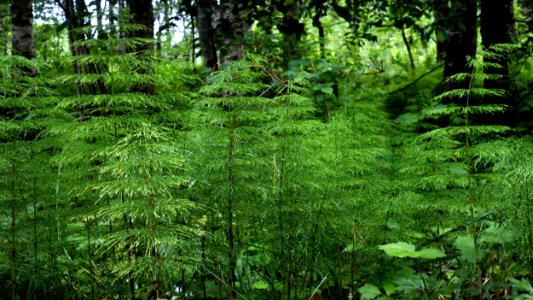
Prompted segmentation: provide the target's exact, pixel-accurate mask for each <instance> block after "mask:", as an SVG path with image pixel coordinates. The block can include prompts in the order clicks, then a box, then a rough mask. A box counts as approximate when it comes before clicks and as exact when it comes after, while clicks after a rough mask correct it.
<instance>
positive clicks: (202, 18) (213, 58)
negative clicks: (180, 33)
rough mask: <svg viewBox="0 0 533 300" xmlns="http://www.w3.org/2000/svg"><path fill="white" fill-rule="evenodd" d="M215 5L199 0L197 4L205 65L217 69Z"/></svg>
mask: <svg viewBox="0 0 533 300" xmlns="http://www.w3.org/2000/svg"><path fill="white" fill-rule="evenodd" d="M212 5H213V3H212V1H211V0H199V1H198V4H197V6H198V7H197V20H198V35H199V38H200V47H201V49H202V57H203V59H204V65H205V66H206V67H207V68H211V69H215V68H216V65H217V50H216V47H215V35H214V32H213V24H212V18H213V11H212V9H211V7H212Z"/></svg>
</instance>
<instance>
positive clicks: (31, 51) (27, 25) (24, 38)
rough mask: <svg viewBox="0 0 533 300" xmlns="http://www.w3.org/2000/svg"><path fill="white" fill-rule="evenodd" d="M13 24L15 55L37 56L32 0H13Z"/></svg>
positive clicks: (28, 57)
mask: <svg viewBox="0 0 533 300" xmlns="http://www.w3.org/2000/svg"><path fill="white" fill-rule="evenodd" d="M11 22H12V24H13V45H12V47H13V50H12V53H13V55H20V56H24V57H26V58H27V59H33V58H35V43H34V40H33V8H32V1H31V0H11Z"/></svg>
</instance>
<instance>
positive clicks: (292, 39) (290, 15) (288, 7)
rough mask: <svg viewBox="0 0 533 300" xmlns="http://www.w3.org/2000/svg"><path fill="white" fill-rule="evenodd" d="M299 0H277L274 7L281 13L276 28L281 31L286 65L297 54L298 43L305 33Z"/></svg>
mask: <svg viewBox="0 0 533 300" xmlns="http://www.w3.org/2000/svg"><path fill="white" fill-rule="evenodd" d="M300 4H301V3H300V1H299V0H294V1H290V2H289V1H279V2H278V3H277V5H276V8H277V9H278V11H279V12H281V13H282V14H283V21H282V22H281V24H280V25H278V30H279V31H280V32H281V33H283V41H284V45H283V64H284V65H285V66H287V65H288V63H289V61H290V60H291V59H292V58H295V57H298V56H299V52H300V51H299V50H300V49H299V47H298V43H299V41H300V38H301V36H302V35H303V34H305V27H304V24H302V23H300Z"/></svg>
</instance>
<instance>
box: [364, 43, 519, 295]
mask: <svg viewBox="0 0 533 300" xmlns="http://www.w3.org/2000/svg"><path fill="white" fill-rule="evenodd" d="M500 49H502V48H495V49H489V50H485V51H483V52H482V53H481V55H480V56H479V57H478V58H476V59H471V60H470V62H469V65H468V67H469V68H470V69H471V70H472V71H471V72H470V73H460V74H457V75H454V76H452V77H450V78H449V79H447V81H448V84H450V86H454V88H452V89H451V90H449V91H446V92H444V93H442V94H440V95H439V96H437V97H436V98H435V102H440V103H443V102H444V103H448V104H437V105H436V106H434V107H431V108H428V109H426V110H424V111H423V113H424V114H425V115H426V118H428V119H434V120H440V121H442V120H443V119H445V120H447V122H449V125H448V126H446V127H442V128H437V129H433V130H429V131H427V132H425V133H422V134H415V136H414V137H413V139H412V141H411V142H410V143H407V144H405V145H403V146H401V147H400V148H399V149H400V151H401V152H400V153H401V154H400V155H401V156H402V160H401V165H400V166H399V173H400V174H403V175H404V176H407V177H405V178H404V179H403V182H404V186H405V187H407V188H408V189H409V190H410V191H409V192H408V193H410V196H409V198H408V199H409V200H410V201H411V204H410V205H412V206H413V208H414V209H413V210H412V212H411V213H410V214H409V217H411V218H413V217H414V218H418V220H417V221H415V222H413V225H414V226H415V228H416V227H418V228H417V229H416V230H414V229H415V228H413V227H411V228H410V229H407V228H406V229H407V230H409V231H412V232H413V233H412V234H411V235H410V236H405V237H404V238H403V239H402V242H398V243H389V244H384V245H382V246H380V249H382V250H384V251H385V253H386V254H387V255H388V256H389V257H390V258H389V259H388V260H389V261H390V262H392V263H393V265H394V266H395V267H394V268H395V269H396V270H394V268H392V269H390V270H389V273H388V275H387V276H386V277H385V278H383V279H382V280H383V281H382V282H383V283H382V284H381V286H380V287H379V288H378V286H376V285H370V284H367V285H365V286H364V287H362V288H360V289H359V291H360V292H361V293H362V295H363V297H365V298H368V299H374V298H377V297H381V298H382V299H390V298H395V297H409V298H442V297H444V298H456V299H458V298H480V299H481V298H489V297H490V298H497V299H503V298H504V297H507V296H509V295H510V294H511V293H512V292H517V289H516V285H515V288H514V289H512V287H513V282H514V280H515V279H513V278H514V277H515V276H522V274H523V270H521V268H520V267H519V265H520V264H512V261H513V258H512V257H513V256H514V255H519V250H518V249H516V248H514V246H513V245H514V244H515V243H517V242H518V241H520V240H521V238H520V234H519V227H516V225H512V224H513V223H514V222H512V221H511V220H513V219H514V215H515V214H516V213H517V212H518V211H519V207H518V206H515V205H512V206H504V205H502V203H509V200H508V197H509V196H511V195H513V194H514V192H510V190H512V189H513V186H511V182H510V181H509V178H510V177H509V175H507V174H508V171H507V170H505V167H504V166H508V165H510V164H511V161H514V162H516V158H515V155H516V154H517V152H515V150H514V149H513V143H512V142H510V140H509V139H507V140H504V139H503V138H502V137H503V136H505V135H507V134H508V132H509V130H510V129H509V128H508V127H505V126H498V125H485V124H486V123H487V122H486V121H484V118H490V116H492V115H495V114H500V113H502V112H504V111H505V110H506V109H507V107H506V106H505V105H487V104H483V99H484V98H485V97H503V95H504V94H505V93H506V91H504V90H497V89H487V88H483V80H487V79H490V80H498V79H501V76H500V75H493V74H487V73H486V72H484V69H485V68H486V67H488V66H489V65H490V67H493V68H494V67H497V65H494V64H493V63H490V62H485V61H483V58H484V57H494V56H497V55H500V54H501V51H500ZM398 120H400V121H402V120H404V121H405V120H406V119H402V118H399V119H398ZM523 163H526V161H523ZM520 169H521V168H520ZM522 170H523V169H522ZM511 173H513V172H511ZM514 174H516V172H515V173H514ZM516 187H517V186H514V188H516ZM512 202H514V203H515V204H516V203H518V202H515V201H512ZM404 224H406V223H404ZM397 258H403V263H402V262H401V261H399V260H397Z"/></svg>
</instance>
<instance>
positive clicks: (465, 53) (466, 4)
mask: <svg viewBox="0 0 533 300" xmlns="http://www.w3.org/2000/svg"><path fill="white" fill-rule="evenodd" d="M450 4H451V5H450V10H449V14H448V15H447V16H446V27H447V32H448V33H449V34H448V35H449V36H448V37H447V39H446V44H445V45H446V51H445V57H444V78H448V77H450V76H452V75H455V74H458V73H464V72H466V73H470V71H471V69H470V68H468V67H467V66H466V64H467V58H468V57H469V56H470V57H474V56H475V55H476V47H477V28H476V26H477V16H476V12H477V5H476V0H452V1H451V3H450ZM467 87H468V81H465V82H458V83H446V84H445V85H444V90H451V89H457V88H467ZM463 100H464V99H463ZM459 101H461V100H459V99H449V102H459ZM460 104H464V103H460Z"/></svg>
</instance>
